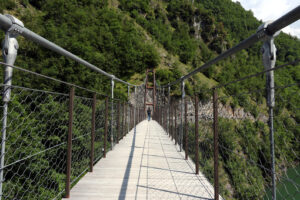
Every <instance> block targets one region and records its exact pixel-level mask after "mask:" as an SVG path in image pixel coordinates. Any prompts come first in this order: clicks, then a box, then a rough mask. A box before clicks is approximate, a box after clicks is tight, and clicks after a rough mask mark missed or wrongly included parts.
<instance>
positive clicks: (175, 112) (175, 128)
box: [174, 103, 178, 144]
mask: <svg viewBox="0 0 300 200" xmlns="http://www.w3.org/2000/svg"><path fill="white" fill-rule="evenodd" d="M176 106H177V104H176V103H175V107H174V115H175V126H174V134H175V144H178V135H177V109H176Z"/></svg>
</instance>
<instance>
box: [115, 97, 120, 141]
mask: <svg viewBox="0 0 300 200" xmlns="http://www.w3.org/2000/svg"><path fill="white" fill-rule="evenodd" d="M119 138H120V102H119V101H118V104H117V141H116V143H117V144H118V143H119Z"/></svg>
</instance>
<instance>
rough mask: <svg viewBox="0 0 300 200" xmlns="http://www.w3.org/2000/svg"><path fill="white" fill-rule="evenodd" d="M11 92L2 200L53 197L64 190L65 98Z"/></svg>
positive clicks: (18, 90)
mask: <svg viewBox="0 0 300 200" xmlns="http://www.w3.org/2000/svg"><path fill="white" fill-rule="evenodd" d="M2 89H3V88H2ZM11 89H12V96H11V101H10V102H9V104H8V113H7V122H8V123H7V128H6V140H5V148H6V152H5V154H4V155H2V156H5V164H4V167H3V169H2V170H3V171H4V187H3V199H48V198H51V197H55V196H56V195H57V194H58V193H60V192H61V191H62V190H63V189H64V187H65V184H64V180H65V165H66V141H67V140H66V136H67V128H68V95H65V94H59V93H51V92H46V91H38V90H32V89H28V88H21V87H14V86H13V87H12V88H11ZM2 119H3V115H2ZM1 121H2V120H1ZM1 144H2V145H4V141H2V143H1Z"/></svg>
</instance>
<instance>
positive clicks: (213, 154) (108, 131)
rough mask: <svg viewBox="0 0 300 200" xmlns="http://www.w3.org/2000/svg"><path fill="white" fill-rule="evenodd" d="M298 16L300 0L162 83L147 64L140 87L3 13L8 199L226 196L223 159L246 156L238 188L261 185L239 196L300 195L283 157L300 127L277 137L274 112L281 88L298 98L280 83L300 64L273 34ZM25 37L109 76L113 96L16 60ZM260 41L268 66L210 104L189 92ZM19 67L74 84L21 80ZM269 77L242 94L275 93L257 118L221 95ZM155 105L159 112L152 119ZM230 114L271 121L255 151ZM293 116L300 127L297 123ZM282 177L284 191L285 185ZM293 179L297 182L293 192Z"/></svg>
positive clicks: (0, 187) (3, 185)
mask: <svg viewBox="0 0 300 200" xmlns="http://www.w3.org/2000/svg"><path fill="white" fill-rule="evenodd" d="M299 18H300V6H298V7H296V8H295V9H293V10H292V11H290V12H288V13H287V14H285V15H284V16H282V17H280V18H279V19H277V20H275V21H273V22H269V23H264V24H263V25H261V26H260V27H258V30H257V32H256V33H254V34H253V35H251V36H250V37H249V38H247V39H245V40H244V41H242V42H241V43H239V44H238V45H236V46H234V47H232V48H231V49H229V50H227V51H225V52H223V53H222V54H220V55H219V56H217V57H216V58H214V59H213V60H211V61H209V62H207V63H205V64H204V65H202V66H201V67H199V68H197V69H195V70H193V71H192V72H190V73H188V74H186V75H184V76H182V77H181V78H180V79H178V80H176V81H174V82H169V83H168V84H167V85H159V84H158V83H157V82H156V75H155V69H148V70H147V71H146V78H145V80H144V82H143V84H141V85H134V84H131V83H128V82H126V81H124V80H121V79H119V78H118V77H116V76H114V75H112V74H109V73H107V72H105V71H103V70H101V69H99V68H98V67H97V66H95V65H92V64H90V63H89V62H88V61H86V60H83V59H81V58H79V57H78V56H76V55H74V54H72V53H71V52H68V51H67V50H65V49H63V48H61V47H60V46H58V45H56V44H54V43H52V42H50V41H48V40H47V39H45V38H43V37H41V36H39V35H38V34H36V33H34V32H32V31H31V30H29V29H27V28H26V27H25V26H24V24H23V23H22V22H21V21H20V20H18V19H17V18H15V17H13V16H11V15H2V14H0V28H1V29H2V30H3V31H5V40H4V42H3V50H2V54H3V57H4V61H3V62H0V65H1V66H3V68H4V76H5V78H4V83H3V84H2V85H1V86H2V89H3V92H2V102H3V104H2V106H1V108H2V110H3V114H2V116H1V117H2V140H1V163H0V169H1V171H0V195H1V199H62V198H63V199H76V200H77V199H91V200H92V199H203V200H209V199H216V200H218V199H225V198H224V197H223V195H225V196H226V193H228V192H231V191H232V190H233V189H232V188H230V186H228V185H221V184H220V182H221V181H222V179H228V177H227V176H226V175H224V174H225V172H224V170H222V169H223V168H222V166H220V165H221V164H220V160H222V159H226V160H225V161H227V160H228V161H229V160H234V159H238V160H239V163H240V164H241V165H243V166H241V167H240V169H241V170H243V174H245V177H241V178H240V180H238V181H239V182H238V183H239V184H240V187H241V188H247V187H250V185H251V187H252V188H254V189H255V192H253V191H250V190H249V191H248V192H246V193H243V192H244V191H245V190H242V189H241V191H238V194H239V195H240V196H238V197H237V198H238V199H253V195H256V196H255V197H259V199H273V200H275V199H277V198H284V199H297V198H298V199H299V197H300V192H299V183H298V182H297V179H298V180H299V171H297V169H296V168H297V167H295V168H292V171H293V172H294V173H293V175H289V173H287V172H286V171H280V170H281V169H280V166H276V156H275V155H276V154H281V151H282V149H289V147H290V144H291V143H296V144H297V143H299V141H298V139H297V137H296V135H295V136H292V139H290V140H291V141H290V140H289V141H285V140H284V138H281V140H280V141H276V140H275V139H274V138H276V137H275V136H276V128H275V129H274V121H276V120H279V119H277V116H276V113H277V111H278V109H279V110H280V108H277V107H276V105H277V103H276V104H275V99H276V102H284V103H286V102H288V101H289V99H284V95H282V94H284V93H285V90H286V89H288V88H292V89H295V92H294V95H296V96H299V83H297V82H296V83H288V84H286V85H281V86H277V85H275V84H274V73H275V71H277V70H280V69H283V68H287V67H290V66H295V65H296V64H298V63H299V60H294V61H291V62H289V63H286V64H283V65H280V66H275V64H276V47H275V44H274V39H275V37H276V35H277V34H278V31H280V30H281V29H282V28H284V27H286V26H288V25H289V24H291V23H294V22H295V21H297V20H298V19H299ZM19 36H23V37H24V38H25V39H27V40H31V41H33V42H36V43H37V44H39V45H41V46H43V47H45V48H47V49H49V50H51V51H54V52H56V53H58V54H60V55H62V56H65V57H68V58H69V59H71V60H74V61H76V62H78V63H79V64H82V65H84V66H86V67H87V68H89V69H91V70H94V71H95V72H97V73H100V74H102V75H103V76H105V77H107V78H109V79H110V80H111V95H107V94H103V93H101V92H99V91H94V90H90V89H87V88H85V87H84V86H78V85H75V84H71V83H68V82H64V81H61V80H58V79H55V78H53V77H49V76H46V75H42V74H39V73H36V72H32V71H29V70H26V69H24V68H22V67H18V66H15V65H14V63H15V60H16V59H17V53H18V40H17V38H18V37H19ZM258 41H263V46H262V49H263V51H262V57H263V65H264V67H265V70H264V71H261V72H259V73H256V74H251V75H249V76H247V77H243V78H241V79H238V80H235V81H232V82H229V83H227V84H223V85H218V86H216V87H214V88H212V89H211V94H210V100H209V102H204V101H202V99H199V95H198V91H196V92H195V95H194V96H190V97H188V96H187V95H186V92H185V82H187V81H189V78H191V77H192V76H193V75H195V74H196V73H198V72H201V71H202V70H204V69H207V68H209V67H211V66H212V65H214V64H216V63H217V62H219V61H221V60H223V59H225V58H227V57H229V56H231V55H234V54H235V53H237V52H239V51H241V50H243V49H245V48H248V47H249V46H251V45H253V44H254V43H256V42H258ZM13 71H17V72H18V73H21V74H22V75H23V76H27V77H30V78H31V79H36V80H44V81H46V82H53V83H55V84H58V85H60V86H63V87H62V88H67V90H65V91H64V92H61V91H60V92H57V91H47V90H42V89H39V88H30V87H24V86H18V85H13ZM262 75H265V76H266V80H267V82H266V87H265V88H260V89H258V90H255V91H249V92H248V93H242V94H236V96H239V97H243V96H247V95H249V94H250V93H253V92H255V93H259V94H264V92H265V91H267V94H266V97H265V99H266V109H267V111H266V112H261V113H260V115H259V114H258V117H254V116H253V115H252V114H251V113H249V112H247V111H246V110H244V109H243V108H240V109H239V110H237V109H236V110H232V108H229V107H228V106H227V105H226V103H223V102H226V101H224V100H226V99H230V98H232V97H233V96H234V95H229V96H226V95H225V94H224V93H222V89H224V88H226V87H228V86H229V85H232V84H239V83H240V82H241V81H247V80H249V79H251V78H253V77H258V76H262ZM151 77H152V78H151ZM151 81H152V83H151ZM116 83H119V84H124V85H125V86H127V88H128V101H123V100H120V99H117V98H115V97H114V89H115V84H116ZM176 85H179V87H180V89H181V97H180V98H178V96H177V97H176V96H175V95H174V96H172V90H173V89H174V88H175V87H176ZM275 91H276V92H275ZM148 108H150V109H151V112H152V113H151V115H152V119H151V120H149V121H148V120H147V119H146V115H147V113H146V110H147V109H148ZM291 109H294V110H296V109H297V108H291ZM298 110H299V109H298ZM274 113H275V114H274ZM228 119H234V120H244V121H246V122H245V123H250V124H255V123H256V124H265V125H266V127H268V131H267V134H266V133H265V134H264V132H263V131H262V133H260V134H257V136H252V137H251V138H250V137H249V138H246V139H245V142H246V146H247V149H243V150H241V149H237V148H235V147H236V146H235V142H233V143H230V142H228V141H227V140H228V138H231V137H234V136H235V134H238V132H234V131H233V130H237V129H238V128H235V129H233V130H228V129H226V126H221V125H220V124H221V123H222V124H223V125H224V123H225V122H226V120H228ZM293 123H296V125H297V121H295V120H294V121H293ZM262 126H264V125H262ZM261 129H263V128H261ZM278 129H279V128H278ZM241 131H242V130H241ZM227 136H228V138H227ZM266 136H267V137H266ZM245 137H246V136H245ZM40 138H42V139H40ZM279 139H280V138H279ZM266 140H267V141H268V142H266ZM238 142H241V141H236V143H238ZM276 143H280V145H281V146H276V145H275V144H276ZM253 146H256V147H259V152H258V155H259V156H258V157H259V158H257V157H256V156H253V155H251V154H247V153H248V148H252V147H253ZM267 149H268V150H267ZM241 152H245V154H242V153H241ZM289 154H290V155H291V157H292V158H294V160H293V162H294V163H297V161H299V155H298V153H297V150H294V149H290V152H289ZM245 155H247V156H245ZM221 158H222V159H221ZM284 159H285V158H283V160H284ZM285 161H286V162H288V159H286V160H285ZM289 161H290V160H289ZM266 162H267V163H269V164H265V163H266ZM290 162H292V161H290ZM222 165H224V164H222ZM253 169H260V170H261V171H262V173H263V175H261V176H260V177H262V179H263V180H262V181H260V182H259V181H257V179H258V178H257V176H258V175H257V174H255V172H254V171H253ZM232 176H234V175H232ZM292 176H294V177H292ZM278 185H279V186H280V187H284V188H285V190H283V192H282V191H279V190H277V186H278ZM287 185H289V186H287ZM287 187H293V188H294V192H290V191H289V190H288V189H287ZM237 188H239V187H237ZM237 190H239V189H237ZM251 195H252V196H251Z"/></svg>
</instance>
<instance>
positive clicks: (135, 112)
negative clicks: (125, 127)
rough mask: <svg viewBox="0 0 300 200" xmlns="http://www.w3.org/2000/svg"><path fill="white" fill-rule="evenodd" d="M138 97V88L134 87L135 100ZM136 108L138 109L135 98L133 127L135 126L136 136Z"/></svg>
mask: <svg viewBox="0 0 300 200" xmlns="http://www.w3.org/2000/svg"><path fill="white" fill-rule="evenodd" d="M135 97H136V86H135V87H134V98H135ZM136 107H137V99H136V98H135V106H134V107H133V126H134V134H136V125H135V120H136V116H135V115H136Z"/></svg>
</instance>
